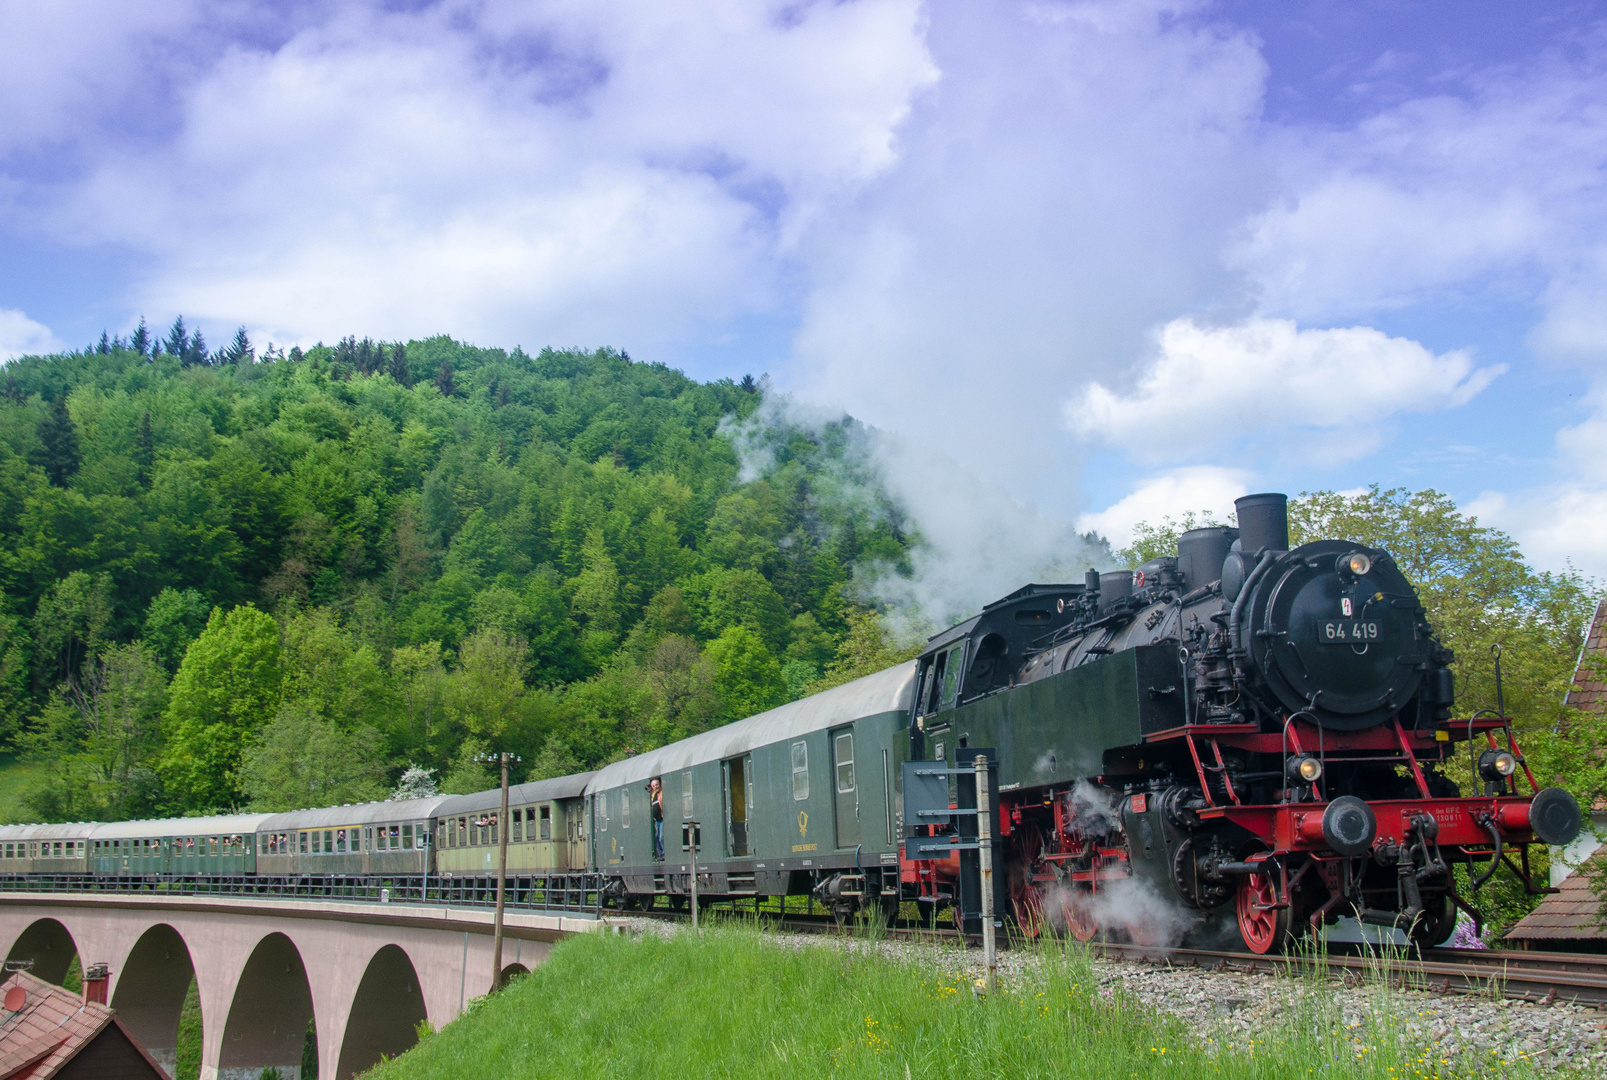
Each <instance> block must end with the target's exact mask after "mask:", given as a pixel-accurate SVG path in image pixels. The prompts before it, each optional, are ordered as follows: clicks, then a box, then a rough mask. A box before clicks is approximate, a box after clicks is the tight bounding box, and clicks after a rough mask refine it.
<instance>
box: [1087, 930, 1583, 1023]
mask: <svg viewBox="0 0 1607 1080" xmlns="http://www.w3.org/2000/svg"><path fill="white" fill-rule="evenodd" d="M1093 947H1094V948H1095V949H1096V950H1098V951H1099V952H1100V953H1101V954H1102V955H1104V956H1107V957H1111V958H1120V959H1129V960H1135V961H1140V962H1142V961H1149V962H1152V963H1157V964H1164V965H1167V966H1171V967H1193V968H1203V969H1205V970H1217V971H1238V972H1245V973H1253V972H1257V971H1260V972H1267V973H1274V972H1289V973H1300V974H1306V973H1309V972H1310V971H1311V970H1312V969H1313V968H1314V967H1321V968H1322V969H1324V970H1326V971H1328V972H1330V973H1334V974H1337V975H1339V976H1340V977H1342V978H1344V979H1346V981H1347V982H1351V981H1356V982H1361V981H1365V980H1387V981H1388V982H1389V983H1391V984H1392V985H1395V986H1398V987H1400V988H1403V989H1413V990H1425V991H1429V992H1431V993H1442V994H1473V995H1477V996H1481V997H1491V998H1508V999H1512V1000H1516V1001H1532V1002H1536V1003H1539V1004H1551V1003H1552V1002H1560V1003H1564V1004H1577V1005H1587V1006H1595V1007H1596V1008H1597V1009H1600V1010H1602V1011H1607V957H1602V956H1592V955H1588V954H1581V953H1523V952H1513V951H1506V950H1497V949H1490V950H1484V949H1479V950H1472V949H1470V950H1456V949H1431V950H1429V951H1428V952H1427V954H1426V955H1424V956H1422V957H1411V956H1400V955H1380V954H1377V953H1372V954H1369V953H1363V952H1357V951H1350V950H1334V951H1331V952H1329V953H1327V954H1325V955H1323V956H1320V957H1319V956H1310V955H1299V954H1297V955H1292V956H1256V955H1254V954H1252V953H1242V952H1229V951H1223V950H1214V949H1171V950H1168V951H1167V952H1165V953H1159V954H1158V953H1157V952H1156V950H1155V949H1153V948H1146V947H1143V946H1138V945H1123V944H1116V943H1101V944H1099V945H1096V946H1093Z"/></svg>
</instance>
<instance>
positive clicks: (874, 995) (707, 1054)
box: [368, 928, 1534, 1080]
mask: <svg viewBox="0 0 1607 1080" xmlns="http://www.w3.org/2000/svg"><path fill="white" fill-rule="evenodd" d="M905 957H906V958H904V959H889V958H887V957H884V956H882V955H878V954H876V953H874V952H867V951H864V950H861V951H850V950H845V949H837V948H822V947H812V946H804V947H785V946H781V945H778V944H776V943H775V942H774V941H773V940H766V939H765V938H763V937H762V936H761V935H760V934H758V933H756V932H753V931H749V930H742V929H730V928H726V929H716V930H714V931H711V932H709V933H707V934H706V935H705V936H704V938H703V940H702V941H701V942H699V941H695V940H694V939H692V938H691V937H690V935H685V934H683V935H679V936H677V937H675V938H673V939H671V940H667V941H666V940H663V939H660V938H657V937H652V936H648V937H643V938H640V939H631V938H626V937H620V936H615V935H605V934H595V935H584V936H580V937H575V938H571V939H569V940H567V941H565V942H563V943H561V944H560V945H559V946H557V948H555V949H554V950H553V954H552V957H551V958H550V959H549V960H548V962H547V963H546V964H545V965H543V966H542V967H541V968H539V969H538V970H537V971H535V972H534V973H532V974H531V975H529V976H527V977H525V978H523V979H520V980H519V981H517V982H516V983H514V984H513V985H511V986H509V987H508V988H507V989H505V990H504V991H503V992H502V993H500V994H497V995H495V996H493V997H491V998H488V999H484V1000H482V1001H480V1002H479V1003H477V1005H476V1007H475V1008H473V1009H471V1010H470V1012H469V1013H468V1014H467V1015H466V1016H464V1017H463V1018H461V1019H460V1020H458V1021H457V1022H455V1023H452V1024H450V1025H448V1026H447V1027H446V1028H445V1029H444V1030H442V1031H440V1032H439V1033H437V1034H434V1035H428V1036H427V1037H426V1038H425V1039H424V1041H423V1042H422V1043H421V1044H419V1045H418V1046H417V1047H415V1048H414V1049H413V1050H412V1051H410V1052H409V1053H407V1054H405V1055H403V1056H402V1057H400V1058H397V1059H396V1060H394V1061H390V1062H386V1063H384V1064H382V1065H380V1066H379V1067H377V1068H376V1069H375V1070H374V1071H372V1072H371V1073H369V1074H368V1080H456V1078H460V1077H461V1078H463V1080H480V1078H483V1077H489V1076H510V1077H512V1076H517V1077H521V1078H537V1077H549V1076H550V1077H555V1078H556V1077H563V1078H565V1080H571V1078H575V1077H617V1076H664V1075H673V1076H687V1077H741V1078H743V1080H751V1078H753V1077H768V1076H778V1077H786V1078H788V1080H807V1078H814V1077H821V1078H826V1077H831V1078H839V1077H840V1078H845V1080H846V1078H850V1077H890V1078H894V1080H897V1078H901V1077H903V1078H912V1080H916V1078H940V1077H941V1078H951V1077H952V1078H954V1080H962V1078H964V1080H973V1078H976V1077H1011V1078H1015V1077H1044V1078H1049V1077H1053V1078H1056V1080H1064V1078H1067V1077H1076V1078H1081V1077H1101V1078H1103V1077H1112V1078H1121V1080H1131V1078H1134V1077H1151V1076H1153V1077H1162V1076H1164V1077H1166V1078H1167V1080H1178V1078H1186V1077H1195V1076H1198V1077H1232V1078H1235V1080H1237V1078H1245V1080H1260V1078H1265V1080H1286V1078H1290V1077H1305V1076H1320V1077H1324V1078H1329V1077H1333V1078H1345V1080H1349V1078H1356V1080H1403V1078H1407V1077H1451V1076H1468V1075H1489V1074H1490V1073H1491V1072H1492V1071H1493V1072H1496V1073H1498V1074H1500V1075H1503V1076H1515V1077H1518V1076H1531V1075H1534V1073H1533V1071H1532V1070H1530V1069H1528V1068H1527V1067H1518V1068H1515V1069H1506V1068H1501V1067H1492V1066H1491V1065H1490V1064H1489V1063H1488V1062H1486V1063H1483V1064H1480V1063H1477V1062H1473V1061H1456V1060H1444V1059H1442V1058H1440V1057H1439V1055H1437V1054H1436V1055H1432V1056H1429V1055H1425V1054H1424V1053H1423V1052H1422V1051H1421V1050H1420V1049H1418V1048H1413V1047H1409V1046H1408V1045H1407V1044H1406V1043H1405V1042H1404V1041H1402V1040H1401V1039H1400V1037H1399V1036H1398V1034H1397V1033H1394V1032H1390V1031H1387V1030H1376V1029H1375V1030H1372V1031H1369V1032H1368V1033H1367V1034H1366V1036H1365V1038H1363V1037H1361V1036H1359V1035H1358V1034H1357V1033H1356V1032H1354V1031H1349V1030H1346V1029H1345V1028H1344V1026H1343V1024H1342V1021H1341V1018H1340V1015H1339V1012H1338V1008H1337V1006H1336V1005H1335V1004H1334V1001H1333V996H1332V995H1331V994H1330V993H1328V992H1327V987H1326V984H1325V983H1323V982H1318V981H1314V982H1311V983H1309V984H1306V985H1305V990H1306V991H1307V992H1305V993H1301V994H1298V995H1297V997H1298V1001H1299V1004H1298V1005H1296V1006H1295V1007H1292V1008H1291V1009H1290V1010H1289V1011H1288V1014H1287V1015H1286V1016H1285V1017H1283V1018H1282V1021H1281V1023H1280V1026H1279V1029H1278V1030H1277V1031H1274V1032H1270V1033H1267V1037H1266V1038H1264V1039H1262V1038H1258V1039H1257V1040H1255V1041H1254V1042H1251V1041H1248V1040H1246V1041H1243V1042H1241V1043H1239V1044H1222V1043H1218V1042H1215V1041H1212V1040H1211V1039H1210V1033H1209V1032H1202V1031H1198V1030H1195V1029H1191V1028H1190V1027H1189V1026H1188V1025H1186V1024H1184V1023H1183V1022H1181V1021H1180V1020H1178V1019H1176V1018H1173V1017H1170V1016H1164V1015H1159V1014H1156V1013H1155V1012H1153V1011H1151V1010H1149V1009H1148V1008H1146V1007H1145V1006H1144V1005H1143V1004H1141V1003H1139V1002H1137V1001H1135V1000H1133V999H1131V998H1129V997H1127V996H1125V995H1124V994H1123V993H1122V991H1121V990H1120V989H1119V988H1117V989H1111V988H1099V987H1098V984H1097V979H1096V976H1095V970H1094V967H1093V965H1092V963H1091V962H1090V960H1089V959H1088V958H1087V956H1086V954H1085V953H1083V952H1082V951H1081V950H1080V949H1077V948H1075V947H1073V948H1072V949H1071V950H1069V951H1061V950H1060V949H1059V947H1058V946H1048V947H1047V948H1046V949H1045V950H1044V952H1043V963H1042V964H1041V966H1038V967H1037V968H1036V969H1035V970H1036V973H1035V974H1033V975H1031V976H1023V977H1021V978H1019V979H1016V980H1014V981H1010V982H1006V983H1005V984H1004V985H1003V986H1002V987H1001V989H1000V991H999V992H996V993H995V994H993V995H992V996H991V997H985V998H983V997H978V996H976V995H974V994H973V990H972V986H971V984H970V982H969V980H968V979H966V978H957V977H956V976H954V975H953V974H950V973H948V970H947V969H948V968H951V967H952V966H953V964H952V962H949V963H941V962H939V957H936V956H926V957H923V956H922V955H921V953H920V952H919V951H916V952H914V953H912V954H905ZM973 959H974V956H973ZM1380 993H1388V991H1387V990H1382V989H1381V990H1380Z"/></svg>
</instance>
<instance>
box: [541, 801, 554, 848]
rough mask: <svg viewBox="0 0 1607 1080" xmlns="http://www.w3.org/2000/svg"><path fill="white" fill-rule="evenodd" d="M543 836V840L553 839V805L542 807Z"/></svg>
mask: <svg viewBox="0 0 1607 1080" xmlns="http://www.w3.org/2000/svg"><path fill="white" fill-rule="evenodd" d="M541 838H542V839H543V840H551V839H552V807H550V806H543V807H542V808H541Z"/></svg>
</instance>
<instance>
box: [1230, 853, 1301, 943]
mask: <svg viewBox="0 0 1607 1080" xmlns="http://www.w3.org/2000/svg"><path fill="white" fill-rule="evenodd" d="M1268 869H1269V870H1270V869H1274V868H1273V867H1268ZM1278 900H1279V897H1278V879H1277V877H1276V876H1275V874H1272V873H1267V874H1248V875H1246V876H1245V877H1243V878H1240V879H1239V895H1238V899H1237V901H1236V902H1235V905H1234V906H1235V909H1236V911H1237V914H1238V916H1239V932H1240V933H1241V934H1243V935H1244V943H1245V944H1246V945H1248V946H1249V947H1250V951H1251V952H1253V953H1256V954H1257V955H1261V956H1265V955H1266V954H1267V953H1269V952H1281V951H1282V950H1283V946H1284V942H1285V941H1286V940H1287V939H1288V937H1289V907H1288V905H1283V906H1281V907H1280V906H1278Z"/></svg>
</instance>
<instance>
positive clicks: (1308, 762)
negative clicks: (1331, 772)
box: [1284, 754, 1322, 784]
mask: <svg viewBox="0 0 1607 1080" xmlns="http://www.w3.org/2000/svg"><path fill="white" fill-rule="evenodd" d="M1284 775H1286V776H1288V778H1289V779H1290V780H1294V781H1298V782H1299V783H1302V784H1315V783H1316V782H1317V781H1318V780H1321V779H1322V762H1321V761H1318V760H1317V759H1316V758H1314V757H1312V756H1311V755H1310V754H1295V755H1294V756H1293V757H1291V758H1290V759H1289V760H1288V762H1287V763H1286V764H1285V765H1284Z"/></svg>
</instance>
